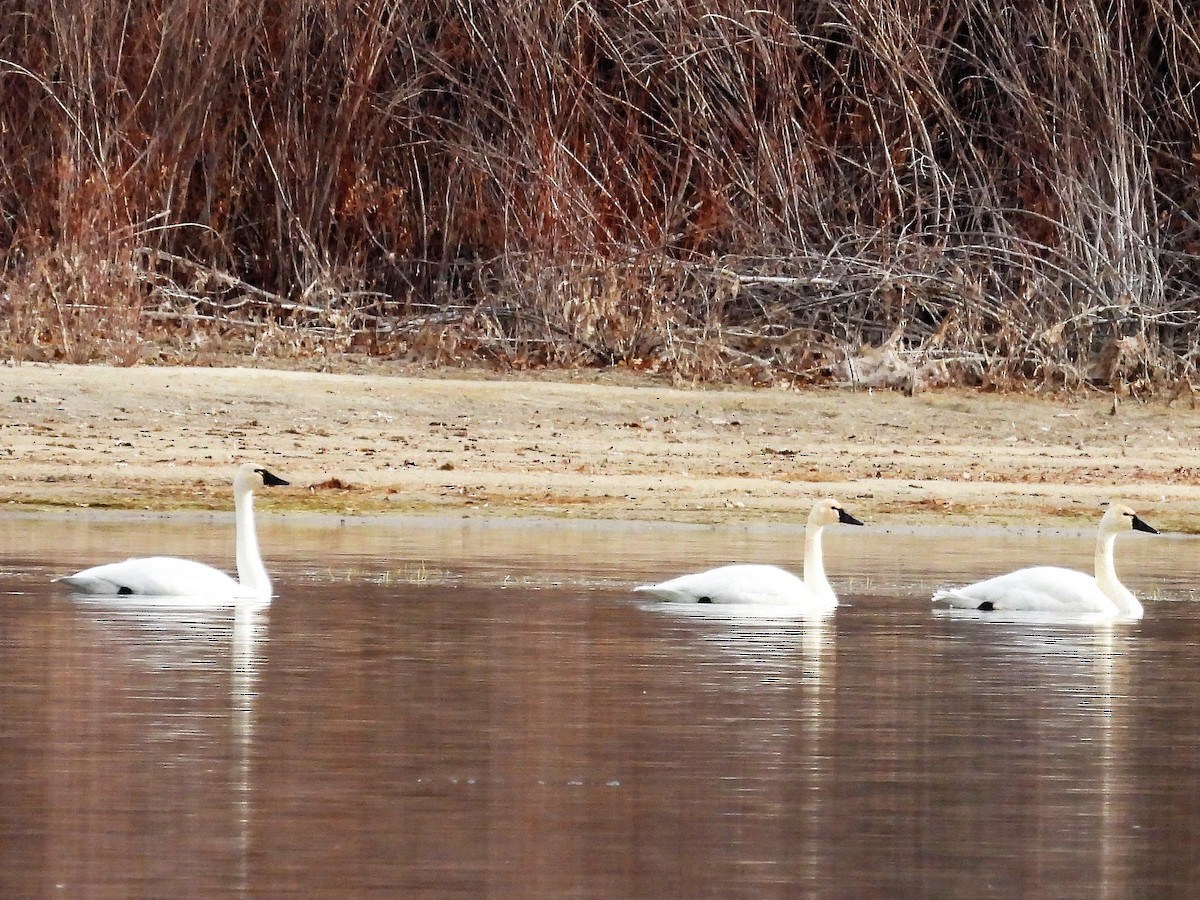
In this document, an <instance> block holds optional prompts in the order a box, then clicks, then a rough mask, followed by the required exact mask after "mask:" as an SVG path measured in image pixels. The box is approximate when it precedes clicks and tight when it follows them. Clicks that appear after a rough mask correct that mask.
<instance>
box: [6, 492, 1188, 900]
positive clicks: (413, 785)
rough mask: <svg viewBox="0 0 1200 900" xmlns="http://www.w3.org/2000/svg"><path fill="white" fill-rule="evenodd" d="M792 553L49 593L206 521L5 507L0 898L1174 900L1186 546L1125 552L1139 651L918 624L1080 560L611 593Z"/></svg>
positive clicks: (292, 523) (627, 540)
mask: <svg viewBox="0 0 1200 900" xmlns="http://www.w3.org/2000/svg"><path fill="white" fill-rule="evenodd" d="M800 534H801V533H800V531H799V530H792V529H779V528H775V529H765V528H755V527H750V528H744V529H732V528H721V529H716V528H679V527H665V526H664V527H654V526H646V525H615V524H593V525H587V524H567V523H493V524H486V523H481V522H472V521H469V520H467V521H435V522H430V521H425V520H411V521H408V522H407V523H404V524H402V525H391V526H376V525H363V524H353V523H350V524H344V523H339V522H338V521H337V520H333V519H288V518H276V519H272V520H269V521H267V522H264V523H263V527H262V529H261V534H260V537H261V540H262V543H263V546H264V549H265V552H266V555H267V557H268V559H269V560H270V564H271V568H272V571H273V572H274V573H275V576H276V588H277V590H278V592H279V595H280V596H279V598H278V599H277V600H276V601H275V602H274V603H273V604H272V605H271V606H270V607H269V608H266V609H260V610H253V609H242V610H232V609H219V608H218V609H207V610H206V609H194V608H191V609H189V608H178V607H170V606H166V607H164V606H157V607H156V606H137V605H133V604H129V603H124V602H121V603H118V602H110V603H103V602H83V601H78V600H72V599H69V598H67V597H65V596H64V595H63V593H62V592H61V591H60V590H59V589H57V587H56V586H53V585H50V584H49V583H48V579H49V578H50V576H51V575H53V574H60V573H62V572H64V571H68V570H72V569H74V568H78V567H82V566H83V565H87V564H91V563H95V562H99V561H102V560H106V559H115V558H118V557H121V556H123V555H126V554H129V553H133V552H141V553H158V552H179V551H180V548H186V552H187V553H188V554H189V555H193V556H197V557H201V558H205V559H209V560H214V561H224V560H227V559H228V558H229V555H230V553H231V546H230V543H231V535H230V525H229V522H228V519H227V518H223V517H207V516H195V517H177V518H173V519H157V518H149V517H144V518H142V517H129V516H120V515H113V516H107V517H105V516H102V515H100V516H97V515H90V516H87V517H85V518H82V519H66V518H42V517H27V516H9V517H5V518H0V685H2V686H3V689H2V690H0V847H2V848H3V850H2V853H3V857H2V861H3V863H4V864H3V866H0V896H4V897H18V896H38V895H41V896H46V895H53V896H71V897H78V896H91V897H106V896H113V897H132V896H154V897H165V896H221V895H231V894H233V895H236V894H239V893H254V894H259V895H263V896H279V895H283V894H286V893H287V892H296V893H298V894H302V895H304V896H320V895H327V896H339V897H342V896H362V895H366V894H370V893H383V894H386V895H395V896H404V897H431V898H432V897H439V898H440V897H464V898H466V897H470V898H475V897H481V896H496V897H555V898H558V897H637V898H645V897H671V898H676V897H721V898H730V897H747V898H750V897H753V898H760V897H781V898H782V897H788V898H791V897H802V896H813V897H817V896H819V897H846V898H851V897H853V898H860V897H898V896H909V897H972V898H975V897H1056V898H1058V897H1128V896H1154V897H1162V896H1170V895H1173V894H1174V895H1179V896H1183V895H1190V893H1191V892H1192V891H1193V890H1194V885H1195V884H1196V882H1197V878H1198V876H1200V863H1197V861H1196V858H1195V857H1196V854H1195V848H1196V846H1197V843H1198V840H1200V803H1198V802H1197V801H1198V800H1200V797H1198V796H1197V793H1198V791H1200V789H1198V788H1197V785H1200V750H1198V749H1197V748H1198V747H1200V704H1198V703H1197V701H1196V694H1197V687H1196V685H1197V684H1198V683H1200V642H1198V638H1200V626H1198V625H1197V616H1196V605H1195V603H1194V602H1193V598H1192V593H1191V590H1192V588H1193V587H1195V586H1196V583H1195V570H1196V563H1195V560H1196V559H1197V553H1196V550H1197V542H1196V539H1193V538H1185V537H1173V536H1162V537H1158V538H1154V537H1148V536H1143V535H1133V536H1126V537H1123V538H1122V539H1121V540H1120V541H1119V542H1118V548H1117V556H1118V568H1119V570H1120V571H1122V572H1123V573H1124V574H1125V576H1126V578H1125V580H1126V583H1127V584H1129V585H1130V586H1131V587H1133V588H1134V589H1135V590H1137V591H1138V592H1139V593H1141V594H1142V595H1143V596H1146V595H1147V594H1153V595H1154V599H1153V600H1151V602H1149V603H1147V614H1146V618H1145V619H1144V620H1143V621H1142V622H1140V623H1136V624H1119V625H1091V626H1078V625H1076V626H1072V625H1065V624H1061V623H1059V624H1055V623H1045V622H1042V623H1015V624H997V623H995V622H994V621H992V620H989V619H987V618H985V617H976V618H973V619H965V620H964V619H961V618H944V617H937V616H934V615H932V614H931V613H930V610H929V608H928V603H927V598H928V596H929V594H930V593H931V592H932V590H933V589H934V588H935V587H937V586H938V585H941V584H943V583H949V582H960V581H962V580H964V579H968V578H975V577H980V576H982V575H987V574H993V573H995V572H998V571H1002V570H1005V569H1008V568H1012V567H1014V566H1016V565H1019V564H1022V563H1024V562H1027V561H1031V560H1030V557H1031V556H1036V557H1037V560H1038V561H1047V562H1056V563H1067V564H1079V565H1083V566H1086V565H1087V564H1088V563H1089V561H1090V547H1091V539H1090V536H1087V535H1079V534H1076V533H1065V534H1055V533H1047V534H1041V535H1036V534H1034V533H1031V532H1009V531H1003V532H1001V531H993V532H970V531H966V530H955V529H943V530H925V531H914V532H904V531H887V530H885V529H881V528H868V529H831V530H830V531H829V532H828V533H827V537H826V550H827V564H828V569H829V571H830V574H831V577H832V578H833V580H834V582H835V583H836V584H837V585H838V586H839V587H842V594H843V600H844V601H846V605H845V606H843V607H842V608H841V609H839V610H838V612H837V613H836V614H835V615H834V616H832V617H828V618H825V619H820V620H815V621H804V620H772V619H766V620H755V619H748V620H731V619H727V618H721V617H719V616H713V615H711V614H709V613H707V612H702V611H701V610H699V609H698V608H697V607H686V608H676V609H675V610H669V609H664V608H662V607H656V606H654V605H650V604H646V603H644V602H642V600H641V599H640V598H637V597H634V596H633V595H631V594H630V593H629V591H628V588H629V587H630V586H632V585H633V584H636V583H639V582H641V581H647V580H655V579H657V578H660V577H664V576H666V575H669V574H676V573H678V572H681V571H687V570H693V569H696V568H700V567H704V566H708V565H711V564H716V563H720V562H725V561H728V560H730V559H740V560H744V561H787V560H792V559H798V557H799V553H800V550H799V541H800Z"/></svg>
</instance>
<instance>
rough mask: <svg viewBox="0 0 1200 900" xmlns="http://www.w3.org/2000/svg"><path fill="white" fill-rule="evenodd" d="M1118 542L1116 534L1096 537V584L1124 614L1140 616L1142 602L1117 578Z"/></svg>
mask: <svg viewBox="0 0 1200 900" xmlns="http://www.w3.org/2000/svg"><path fill="white" fill-rule="evenodd" d="M1116 542H1117V536H1116V535H1115V534H1100V535H1098V536H1097V537H1096V586H1097V587H1098V588H1100V590H1101V591H1103V592H1104V596H1106V597H1108V599H1110V600H1111V601H1112V602H1113V603H1115V604H1116V605H1117V609H1118V610H1119V611H1120V612H1121V614H1122V615H1126V616H1140V615H1141V614H1142V604H1141V603H1139V602H1138V599H1137V597H1135V596H1133V594H1132V593H1131V592H1130V591H1129V589H1128V588H1127V587H1125V585H1123V584H1121V581H1120V579H1119V578H1117V568H1116V566H1115V565H1114V563H1113V545H1114V544H1115V543H1116Z"/></svg>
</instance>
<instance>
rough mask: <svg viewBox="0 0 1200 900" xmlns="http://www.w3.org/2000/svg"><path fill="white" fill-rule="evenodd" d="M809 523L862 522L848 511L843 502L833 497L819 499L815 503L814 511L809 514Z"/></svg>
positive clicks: (841, 523) (854, 523) (837, 523)
mask: <svg viewBox="0 0 1200 900" xmlns="http://www.w3.org/2000/svg"><path fill="white" fill-rule="evenodd" d="M808 524H809V525H814V526H821V525H861V524H862V522H860V521H858V519H856V518H854V516H852V515H850V513H848V512H846V508H845V507H844V506H842V504H841V503H840V502H839V501H837V500H834V499H832V498H830V499H827V500H818V501H817V502H816V503H814V504H813V508H812V512H810V513H809V514H808Z"/></svg>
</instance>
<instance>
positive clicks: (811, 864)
mask: <svg viewBox="0 0 1200 900" xmlns="http://www.w3.org/2000/svg"><path fill="white" fill-rule="evenodd" d="M640 605H641V608H642V609H644V610H646V611H648V612H652V613H655V614H660V615H664V616H667V617H677V618H679V619H683V620H696V621H697V622H699V623H702V626H703V627H702V630H700V631H698V632H697V635H696V636H697V638H698V639H699V640H700V641H701V642H702V644H703V645H704V646H706V647H707V648H709V649H714V650H715V651H716V654H715V655H716V660H715V661H716V662H717V664H718V665H719V666H720V683H719V685H718V688H719V690H720V691H721V692H722V693H730V692H738V693H740V694H741V695H742V696H744V697H745V700H746V705H745V708H744V709H743V711H742V714H741V716H740V718H744V720H745V722H746V725H747V726H748V727H749V728H750V729H752V732H751V733H752V734H753V735H754V740H753V741H752V742H751V741H747V742H746V743H743V744H740V745H739V746H738V747H737V748H736V752H737V754H738V755H739V757H740V762H741V765H742V766H744V767H746V768H747V769H748V770H755V769H757V771H759V772H760V773H761V776H762V777H763V779H764V780H766V781H774V782H777V783H778V785H779V786H780V787H782V786H783V785H784V784H787V785H789V790H788V791H786V792H784V791H782V790H781V791H778V792H777V793H776V794H775V796H774V797H771V798H765V799H764V801H763V806H762V808H761V811H762V812H764V813H767V814H769V815H771V816H773V817H777V818H778V819H779V820H780V821H786V820H792V821H796V820H797V817H798V819H799V821H802V822H803V828H802V830H801V831H800V833H799V835H797V836H795V837H793V838H792V839H791V840H790V841H789V843H788V846H787V850H786V854H787V857H788V859H789V860H790V861H791V864H793V865H795V866H796V867H797V870H798V872H800V873H801V875H802V878H803V880H804V882H805V883H808V884H822V883H825V882H824V881H823V880H822V879H823V877H829V876H830V875H832V874H833V873H834V872H835V871H836V861H835V860H834V859H832V858H831V854H830V853H829V851H830V849H831V848H830V847H829V844H828V840H827V838H826V836H825V835H826V827H825V826H826V812H827V811H826V806H827V789H828V779H829V778H830V777H831V776H832V771H831V769H830V761H831V759H832V757H833V751H832V748H831V746H830V744H831V742H832V739H833V736H832V734H831V733H830V731H831V729H832V728H833V722H834V719H835V715H834V704H835V701H836V696H837V694H836V683H835V681H836V679H835V675H836V669H837V655H836V639H837V628H836V614H835V613H834V612H832V611H825V612H822V613H820V614H816V615H811V614H810V615H798V614H797V612H796V610H795V608H794V607H788V606H774V605H755V604H708V603H703V604H702V603H672V602H665V603H663V602H655V603H644V604H640ZM793 773H794V774H793ZM747 780H749V779H747ZM772 849H773V848H772ZM772 849H768V848H767V847H759V848H756V849H755V850H754V851H751V852H752V853H757V854H758V855H759V856H760V857H761V859H760V862H762V863H763V864H764V865H767V866H770V865H774V864H776V863H777V860H776V859H775V858H774V854H773V852H772Z"/></svg>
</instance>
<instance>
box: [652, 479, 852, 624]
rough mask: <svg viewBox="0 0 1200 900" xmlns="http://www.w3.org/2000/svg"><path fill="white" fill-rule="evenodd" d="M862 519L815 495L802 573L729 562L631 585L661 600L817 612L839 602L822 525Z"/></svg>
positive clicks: (830, 607) (847, 523)
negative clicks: (828, 569)
mask: <svg viewBox="0 0 1200 900" xmlns="http://www.w3.org/2000/svg"><path fill="white" fill-rule="evenodd" d="M839 523H840V524H842V525H861V524H862V522H860V521H858V519H856V518H854V516H852V515H850V513H848V512H846V510H845V508H844V507H843V506H842V505H841V504H840V503H839V502H838V501H837V500H818V501H817V502H816V503H814V504H813V508H812V512H810V513H809V514H808V525H807V526H806V527H805V529H804V578H803V579H800V578H797V577H796V576H795V575H793V574H792V573H791V572H788V571H785V570H784V569H780V568H778V567H777V566H765V565H744V564H743V565H732V566H721V567H719V568H716V569H709V570H708V571H706V572H695V573H693V574H691V575H680V576H679V577H678V578H672V579H671V580H670V581H664V582H662V583H661V584H643V585H639V586H638V587H636V588H634V590H635V591H640V592H642V593H646V594H651V595H652V596H654V597H657V598H658V599H659V600H668V601H676V602H678V601H683V602H687V603H757V604H772V605H776V606H788V607H797V606H800V607H803V608H804V609H805V610H810V611H813V612H821V611H826V610H831V609H833V608H834V607H835V606H837V604H838V601H837V595H836V594H835V593H834V592H833V587H832V585H830V583H829V579H827V578H826V577H825V562H824V558H823V556H822V553H821V532H822V531H824V530H825V526H826V525H836V524H839Z"/></svg>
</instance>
